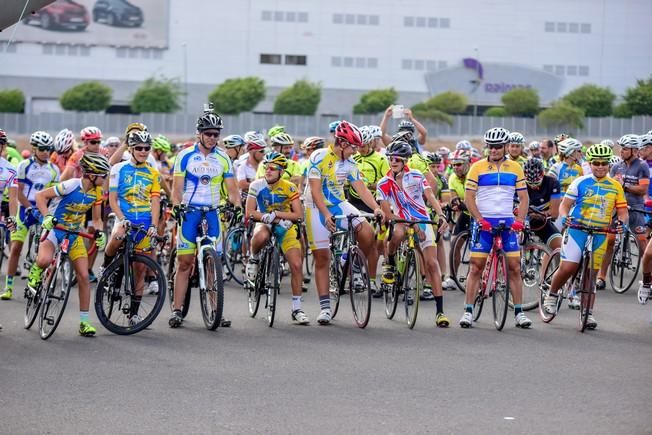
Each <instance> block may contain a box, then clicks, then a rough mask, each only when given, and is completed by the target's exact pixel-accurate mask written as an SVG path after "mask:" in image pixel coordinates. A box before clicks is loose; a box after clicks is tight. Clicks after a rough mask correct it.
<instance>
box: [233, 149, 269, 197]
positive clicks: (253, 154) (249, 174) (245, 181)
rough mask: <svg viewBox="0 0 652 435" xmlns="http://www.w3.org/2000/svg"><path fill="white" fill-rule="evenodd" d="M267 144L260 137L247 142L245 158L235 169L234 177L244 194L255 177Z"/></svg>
mask: <svg viewBox="0 0 652 435" xmlns="http://www.w3.org/2000/svg"><path fill="white" fill-rule="evenodd" d="M266 146H267V144H266V143H265V141H264V140H262V139H261V138H256V139H254V140H250V141H248V142H247V154H246V155H247V160H245V161H244V162H243V163H242V164H241V165H240V166H239V167H238V169H237V172H236V178H237V180H238V187H239V188H240V192H242V193H243V195H244V194H246V192H248V191H249V186H250V185H251V182H252V181H254V180H255V179H256V172H257V171H258V166H259V164H260V162H261V161H262V160H263V156H264V155H265V147H266Z"/></svg>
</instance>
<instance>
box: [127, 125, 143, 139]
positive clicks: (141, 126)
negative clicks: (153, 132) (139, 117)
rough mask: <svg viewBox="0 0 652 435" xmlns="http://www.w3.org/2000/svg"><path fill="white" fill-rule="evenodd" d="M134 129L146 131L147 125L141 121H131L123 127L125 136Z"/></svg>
mask: <svg viewBox="0 0 652 435" xmlns="http://www.w3.org/2000/svg"><path fill="white" fill-rule="evenodd" d="M134 130H138V131H147V126H146V125H145V124H143V123H142V122H132V123H131V124H129V125H128V126H127V128H126V129H125V137H127V136H129V133H131V132H132V131H134Z"/></svg>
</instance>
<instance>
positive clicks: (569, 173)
mask: <svg viewBox="0 0 652 435" xmlns="http://www.w3.org/2000/svg"><path fill="white" fill-rule="evenodd" d="M548 175H550V176H552V177H555V178H556V179H557V180H559V185H560V186H561V191H562V192H566V191H567V190H568V186H570V184H571V183H572V182H573V180H575V179H576V178H577V177H581V176H582V167H581V166H580V165H578V164H577V163H573V164H572V165H569V164H568V163H566V162H560V163H555V164H554V165H553V166H551V167H550V169H549V170H548Z"/></svg>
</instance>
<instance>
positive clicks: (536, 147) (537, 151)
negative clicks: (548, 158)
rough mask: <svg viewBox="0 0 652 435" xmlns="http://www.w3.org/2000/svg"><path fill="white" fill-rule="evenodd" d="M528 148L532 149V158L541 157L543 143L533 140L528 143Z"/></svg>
mask: <svg viewBox="0 0 652 435" xmlns="http://www.w3.org/2000/svg"><path fill="white" fill-rule="evenodd" d="M528 149H529V150H530V158H533V159H541V144H540V143H539V142H537V141H535V140H533V141H532V142H530V144H529V145H528Z"/></svg>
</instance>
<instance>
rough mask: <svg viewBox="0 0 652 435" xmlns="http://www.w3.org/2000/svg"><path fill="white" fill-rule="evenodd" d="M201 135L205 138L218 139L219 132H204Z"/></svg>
mask: <svg viewBox="0 0 652 435" xmlns="http://www.w3.org/2000/svg"><path fill="white" fill-rule="evenodd" d="M202 134H203V135H204V136H206V137H220V133H219V132H217V133H213V132H211V133H208V132H204V133H202Z"/></svg>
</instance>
